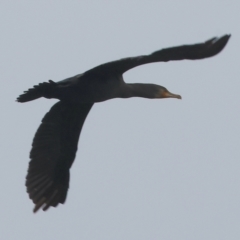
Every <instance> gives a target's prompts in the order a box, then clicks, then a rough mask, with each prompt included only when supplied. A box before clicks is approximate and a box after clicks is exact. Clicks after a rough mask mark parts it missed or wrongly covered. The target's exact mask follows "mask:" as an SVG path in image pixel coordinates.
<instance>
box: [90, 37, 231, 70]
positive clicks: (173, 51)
mask: <svg viewBox="0 0 240 240" xmlns="http://www.w3.org/2000/svg"><path fill="white" fill-rule="evenodd" d="M229 38H230V35H224V36H222V37H220V38H212V39H210V40H208V41H206V42H204V43H198V44H193V45H183V46H178V47H171V48H165V49H161V50H159V51H156V52H153V53H152V54H150V55H143V56H138V57H132V58H124V59H120V60H117V61H113V62H108V63H105V64H102V65H99V66H97V67H95V68H93V69H91V70H89V71H88V72H89V73H91V72H94V73H98V72H99V73H103V72H113V73H119V74H123V73H124V72H126V71H128V70H129V69H131V68H134V67H137V66H139V65H142V64H147V63H152V62H168V61H174V60H183V59H189V60H195V59H203V58H208V57H212V56H214V55H216V54H218V53H219V52H221V51H222V49H223V48H224V47H225V45H226V44H227V42H228V40H229Z"/></svg>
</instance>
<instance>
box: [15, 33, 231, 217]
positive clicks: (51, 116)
mask: <svg viewBox="0 0 240 240" xmlns="http://www.w3.org/2000/svg"><path fill="white" fill-rule="evenodd" d="M229 38H230V35H224V36H222V37H221V38H212V39H210V40H208V41H206V42H204V43H198V44H194V45H183V46H178V47H172V48H166V49H162V50H159V51H156V52H153V53H152V54H150V55H143V56H138V57H131V58H124V59H120V60H117V61H113V62H108V63H105V64H102V65H99V66H97V67H95V68H92V69H90V70H88V71H86V72H84V73H82V74H79V75H76V76H74V77H70V78H67V79H65V80H62V81H59V82H54V81H52V80H49V82H44V83H40V84H39V85H37V86H34V87H33V88H31V89H29V90H27V91H25V92H24V93H23V94H22V95H20V96H19V97H18V98H17V101H18V102H28V101H32V100H35V99H37V98H40V97H45V98H56V99H59V100H60V101H59V102H57V103H56V104H54V105H53V107H52V108H51V109H50V111H49V112H48V113H47V114H46V115H45V116H44V118H43V119H42V123H41V124H40V126H39V128H38V130H37V132H36V134H35V137H34V139H33V143H32V149H31V152H30V159H31V161H30V163H29V168H28V173H27V177H26V187H27V192H28V194H29V197H30V198H31V199H32V201H33V202H34V204H35V207H34V210H33V211H34V212H36V211H38V209H40V208H42V209H43V210H44V211H45V210H47V209H48V208H49V207H50V206H52V207H56V206H57V205H58V204H59V203H62V204H63V203H64V202H65V200H66V196H67V191H68V187H69V178H70V172H69V170H70V168H71V166H72V163H73V161H74V158H75V155H76V151H77V145H78V139H79V135H80V132H81V129H82V127H83V123H84V121H85V119H86V117H87V114H88V113H89V111H90V109H91V108H92V106H93V104H94V103H96V102H102V101H105V100H109V99H112V98H130V97H143V98H178V99H181V96H180V95H177V94H173V93H170V92H169V91H168V90H167V89H166V88H165V87H162V86H159V85H155V84H140V83H135V84H128V83H125V82H124V80H123V76H122V75H123V73H125V72H126V71H128V70H129V69H131V68H134V67H137V66H139V65H142V64H147V63H152V62H167V61H173V60H183V59H190V60H195V59H203V58H208V57H212V56H214V55H216V54H218V53H219V52H221V50H222V49H223V48H224V47H225V45H226V44H227V42H228V40H229Z"/></svg>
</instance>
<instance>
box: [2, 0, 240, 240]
mask: <svg viewBox="0 0 240 240" xmlns="http://www.w3.org/2000/svg"><path fill="white" fill-rule="evenodd" d="M239 9H240V2H239V0H201V1H200V0H194V1H191V0H180V1H173V0H172V1H171V0H168V1H160V0H159V1H157V0H156V1H140V0H138V1H137V0H135V1H133V0H121V1H110V0H109V1H103V0H102V1H101V0H98V1H97V0H95V1H57V0H55V1H49V0H48V1H45V0H41V1H30V0H29V1H26V0H22V1H17V0H12V1H6V0H1V3H0V29H1V35H0V36H1V37H0V65H1V68H0V73H1V74H0V76H1V78H0V79H1V88H0V91H1V101H0V104H1V113H2V114H1V126H2V127H1V134H0V144H1V151H0V156H1V168H0V189H1V198H0V206H1V211H0V212H1V214H0V236H1V237H0V238H1V239H4V240H7V239H11V240H15V239H24V240H33V239H34V240H42V239H45V240H52V239H59V240H63V239H71V240H72V239H73V240H75V239H82V240H93V239H94V240H95V239H96V240H97V239H101V240H113V239H114V240H128V239H129V240H130V239H131V240H133V239H138V240H145V239H146V240H152V239H153V240H155V239H164V240H193V239H194V240H203V239H204V240H208V239H209V240H215V239H216V240H226V239H228V240H235V239H240V227H239V226H240V174H239V172H240V145H239V140H240V57H239V56H240V50H239V48H240V47H239V46H240V31H239V24H240V14H239ZM229 33H230V34H232V37H231V39H230V41H229V43H228V45H227V46H226V48H225V49H224V50H223V51H222V52H221V53H220V54H219V55H217V56H215V57H213V58H209V59H205V60H199V61H181V62H168V63H155V64H149V65H144V66H141V67H138V68H135V69H133V70H131V71H129V72H127V73H126V74H124V78H125V81H126V82H131V83H132V82H140V83H144V82H145V83H155V84H159V85H163V86H165V87H167V88H168V90H169V91H171V92H173V93H177V94H181V95H182V98H183V99H182V100H176V99H166V100H148V99H140V98H132V99H127V100H122V99H115V100H110V101H106V102H103V103H98V104H95V105H94V107H93V108H92V110H91V112H90V114H89V115H88V117H87V120H86V122H85V124H84V127H83V131H82V133H81V137H80V143H79V150H78V153H77V156H76V159H75V162H74V164H73V167H72V170H71V181H70V190H69V192H68V197H67V201H66V203H65V204H64V205H59V206H58V207H57V208H51V209H49V210H48V211H47V212H43V211H39V212H38V213H37V214H33V213H32V209H33V203H32V202H31V200H30V199H29V198H28V195H27V193H26V188H25V186H24V184H25V176H26V173H27V168H28V162H29V151H30V148H31V142H32V139H33V136H34V134H35V131H36V129H37V127H38V126H39V124H40V122H41V119H42V118H43V116H44V114H45V113H46V112H47V111H48V110H49V109H50V107H51V106H52V105H53V104H54V103H55V102H56V100H46V99H39V100H37V101H33V102H29V103H25V104H20V103H17V102H15V99H16V97H17V96H18V95H19V94H21V93H22V92H23V91H24V90H27V89H28V88H30V87H32V86H33V85H35V84H38V83H40V82H44V81H47V80H48V79H52V80H54V81H58V80H62V79H64V78H66V77H70V76H73V75H76V74H78V73H81V72H84V71H86V70H88V69H90V68H92V67H94V66H96V65H98V64H101V63H104V62H107V61H111V60H116V59H119V58H123V57H130V56H137V55H141V54H148V53H151V52H153V51H156V50H158V49H161V48H166V47H170V46H178V45H182V44H191V43H198V42H203V41H205V40H207V39H209V38H212V37H214V36H221V35H224V34H229Z"/></svg>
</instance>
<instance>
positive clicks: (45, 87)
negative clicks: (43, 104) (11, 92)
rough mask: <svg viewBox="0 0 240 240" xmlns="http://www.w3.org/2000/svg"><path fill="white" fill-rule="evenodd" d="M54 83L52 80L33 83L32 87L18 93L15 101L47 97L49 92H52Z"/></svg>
mask: <svg viewBox="0 0 240 240" xmlns="http://www.w3.org/2000/svg"><path fill="white" fill-rule="evenodd" d="M56 85H57V84H56V83H55V82H54V81H52V80H49V82H43V83H40V84H38V85H35V86H33V88H30V89H28V90H27V91H24V93H23V94H21V95H19V97H18V98H17V102H22V103H23V102H29V101H32V100H35V99H37V98H40V97H46V98H48V96H49V94H50V93H52V92H53V90H54V88H55V87H56Z"/></svg>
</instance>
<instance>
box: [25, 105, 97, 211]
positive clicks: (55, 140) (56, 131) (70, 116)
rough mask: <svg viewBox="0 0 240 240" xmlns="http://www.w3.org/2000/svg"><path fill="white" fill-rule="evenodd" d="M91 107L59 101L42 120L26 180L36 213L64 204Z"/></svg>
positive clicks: (35, 138)
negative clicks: (79, 142) (41, 209)
mask: <svg viewBox="0 0 240 240" xmlns="http://www.w3.org/2000/svg"><path fill="white" fill-rule="evenodd" d="M92 105H93V104H90V103H89V104H75V105H74V104H69V103H66V102H62V101H60V102H58V103H56V104H55V105H54V106H53V107H52V108H51V109H50V111H49V112H48V113H47V114H46V115H45V116H44V118H43V119H42V123H41V125H40V126H39V128H38V130H37V132H36V134H35V137H34V139H33V143H32V150H31V152H30V158H31V161H30V163H29V169H28V174H27V177H26V187H27V192H28V194H29V197H30V198H31V199H32V201H33V202H34V204H35V208H34V212H36V211H37V210H38V209H39V208H41V207H42V208H43V210H47V209H48V208H49V207H50V206H53V207H55V206H57V205H58V204H59V203H64V202H65V199H66V196H67V191H68V187H69V169H70V167H71V165H72V163H73V161H74V158H75V155H76V151H77V145H78V139H79V135H80V132H81V129H82V126H83V123H84V121H85V119H86V117H87V114H88V112H89V111H90V109H91V107H92Z"/></svg>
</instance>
